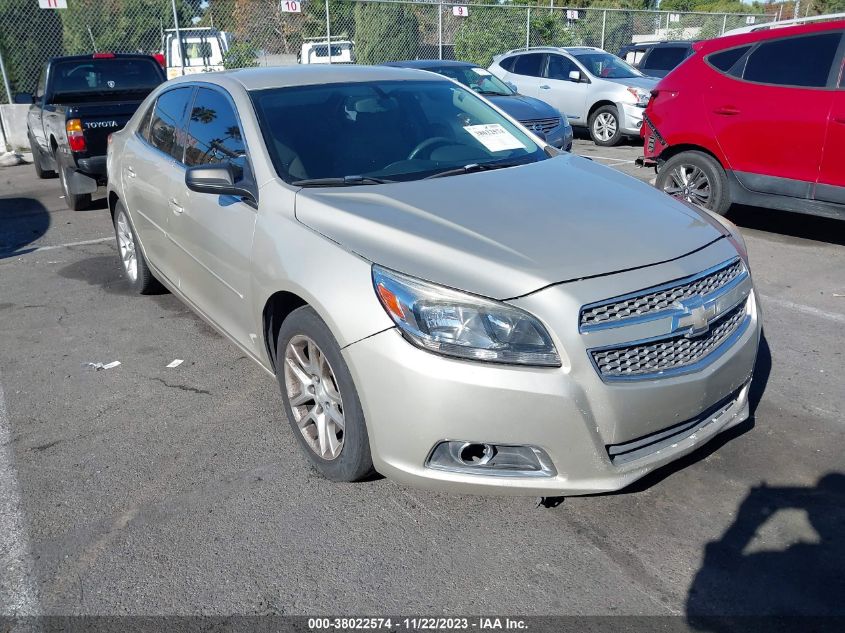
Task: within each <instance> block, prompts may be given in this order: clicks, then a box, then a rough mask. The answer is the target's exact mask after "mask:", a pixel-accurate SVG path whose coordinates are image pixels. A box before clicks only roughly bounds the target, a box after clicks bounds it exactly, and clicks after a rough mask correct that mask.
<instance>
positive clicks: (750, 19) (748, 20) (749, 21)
mask: <svg viewBox="0 0 845 633" xmlns="http://www.w3.org/2000/svg"><path fill="white" fill-rule="evenodd" d="M754 22H755V18H754V16H753V15H749V16H747V17H746V18H745V23H746V24H754Z"/></svg>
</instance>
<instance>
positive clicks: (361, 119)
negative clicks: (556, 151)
mask: <svg viewBox="0 0 845 633" xmlns="http://www.w3.org/2000/svg"><path fill="white" fill-rule="evenodd" d="M251 96H252V99H253V102H254V103H255V109H256V112H257V114H258V119H259V123H260V126H261V131H262V134H263V135H264V140H265V142H266V144H267V148H268V150H269V152H270V155H271V158H272V159H273V163H274V165H275V167H276V171H277V172H278V174H279V176H281V177H282V178H283V179H284V180H286V181H287V182H295V181H300V180H311V179H325V178H349V177H353V176H357V177H364V178H365V179H364V180H361V179H360V178H358V179H356V182H357V183H359V184H367V183H369V182H373V181H374V179H385V180H417V179H421V178H425V177H427V176H431V175H434V174H436V173H438V172H445V171H447V170H451V169H455V168H459V167H464V166H468V165H469V166H478V165H482V164H490V165H493V164H494V163H500V164H502V165H504V164H508V165H511V164H521V163H529V162H535V161H538V160H543V159H545V158H547V155H546V153H545V152H544V151H543V149H542V148H541V147H540V146H539V145H538V144H537V143H535V142H534V141H533V140H532V139H531V137H530V136H529V135H528V134H526V133H525V132H523V131H521V130H520V129H519V127H517V126H516V125H514V124H512V123H511V122H510V121H508V120H507V119H506V118H505V117H503V116H502V115H500V114H499V113H498V112H496V111H495V110H494V109H493V108H491V107H490V106H489V105H487V104H486V103H485V102H484V101H483V100H482V99H479V98H478V97H477V96H476V95H474V94H473V93H472V92H471V91H469V90H467V89H465V88H463V87H461V86H458V85H455V84H454V83H452V82H448V81H443V80H439V81H438V80H435V81H381V82H358V83H343V84H322V85H315V86H297V87H290V88H272V89H268V90H260V91H254V92H252V93H251ZM367 178H369V179H370V180H366V179H367Z"/></svg>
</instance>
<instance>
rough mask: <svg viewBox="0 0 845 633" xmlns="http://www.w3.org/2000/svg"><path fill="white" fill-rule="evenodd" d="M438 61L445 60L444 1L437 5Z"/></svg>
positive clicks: (441, 0)
mask: <svg viewBox="0 0 845 633" xmlns="http://www.w3.org/2000/svg"><path fill="white" fill-rule="evenodd" d="M437 59H443V0H440V3H439V4H438V5H437Z"/></svg>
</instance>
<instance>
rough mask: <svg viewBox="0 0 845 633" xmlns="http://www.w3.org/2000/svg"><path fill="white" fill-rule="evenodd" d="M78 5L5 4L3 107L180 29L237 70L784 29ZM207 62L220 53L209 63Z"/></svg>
mask: <svg viewBox="0 0 845 633" xmlns="http://www.w3.org/2000/svg"><path fill="white" fill-rule="evenodd" d="M67 5H68V8H67V9H39V8H38V3H37V2H36V0H0V55H2V61H3V62H4V65H3V66H4V68H5V73H4V75H5V76H4V83H5V84H6V85H5V86H4V89H3V90H2V91H0V103H2V102H6V100H8V99H9V98H10V95H14V94H15V93H16V92H32V91H33V89H34V88H35V86H36V83H37V81H38V76H39V73H40V71H41V69H42V68H43V66H44V63H45V61H46V60H47V59H48V58H50V57H52V56H55V55H70V54H77V53H91V52H97V51H111V52H146V53H158V52H163V51H165V50H166V48H167V46H168V34H170V38H171V40H172V38H173V29H174V28H175V27H176V26H177V22H178V26H179V27H180V29H181V32H182V33H183V36H184V37H187V36H189V35H191V33H193V32H195V29H198V28H203V29H209V30H206V31H205V33H206V34H208V33H218V32H222V33H225V34H226V35H225V37H223V38H222V39H221V42H223V45H222V46H221V47H220V48H221V51H220V56H221V58H222V59H221V60H218V63H220V62H222V64H221V65H223V66H225V67H226V68H236V67H243V66H276V65H285V64H296V63H328V62H337V61H355V62H357V63H362V64H379V63H382V62H386V61H391V60H402V59H429V58H432V59H437V58H442V59H462V60H466V61H471V62H475V63H477V64H480V65H482V66H487V65H489V64H490V63H491V61H492V58H493V56H494V55H496V54H499V53H503V52H505V51H507V50H510V49H514V48H520V47H525V46H597V47H600V48H604V49H606V50H608V51H610V52H613V53H615V52H618V51H619V49H620V48H621V47H622V46H623V45H625V44H629V43H631V42H632V41H646V40H663V39H707V38H711V37H716V36H718V35H721V34H722V33H724V32H725V31H726V30H730V29H734V28H737V27H740V26H745V25H747V24H749V23H756V24H759V23H762V22H768V21H772V20H774V19H776V16H775V15H767V14H761V13H749V14H735V13H682V12H668V11H649V10H628V9H609V8H608V9H603V8H602V9H599V8H587V9H578V8H569V7H560V6H554V0H550V4H549V5H548V6H539V5H532V6H521V5H517V4H499V3H496V4H455V3H447V2H426V1H423V0H412V1H408V0H401V1H399V0H302V1H299V0H176V1H175V2H174V1H173V0H67ZM202 46H207V44H206V43H205V40H203V44H202ZM197 50H200V49H199V48H198V49H197ZM206 53H209V54H210V49H209V51H205V52H202V53H201V54H202V55H203V56H205V55H206ZM190 55H191V53H190V52H187V53H186V58H188V57H190ZM179 70H181V69H179ZM180 74H181V73H180Z"/></svg>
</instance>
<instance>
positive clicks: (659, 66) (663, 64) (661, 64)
mask: <svg viewBox="0 0 845 633" xmlns="http://www.w3.org/2000/svg"><path fill="white" fill-rule="evenodd" d="M686 56H687V49H686V48H684V47H682V46H658V47H656V48H653V49H651V54H649V56H648V57H647V58H646V60H645V64H644V65H643V68H654V69H655V70H672V69H673V68H674V67H675V66H677V65H678V64H680V63H681V62H682V61H684V59H685V58H686Z"/></svg>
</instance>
